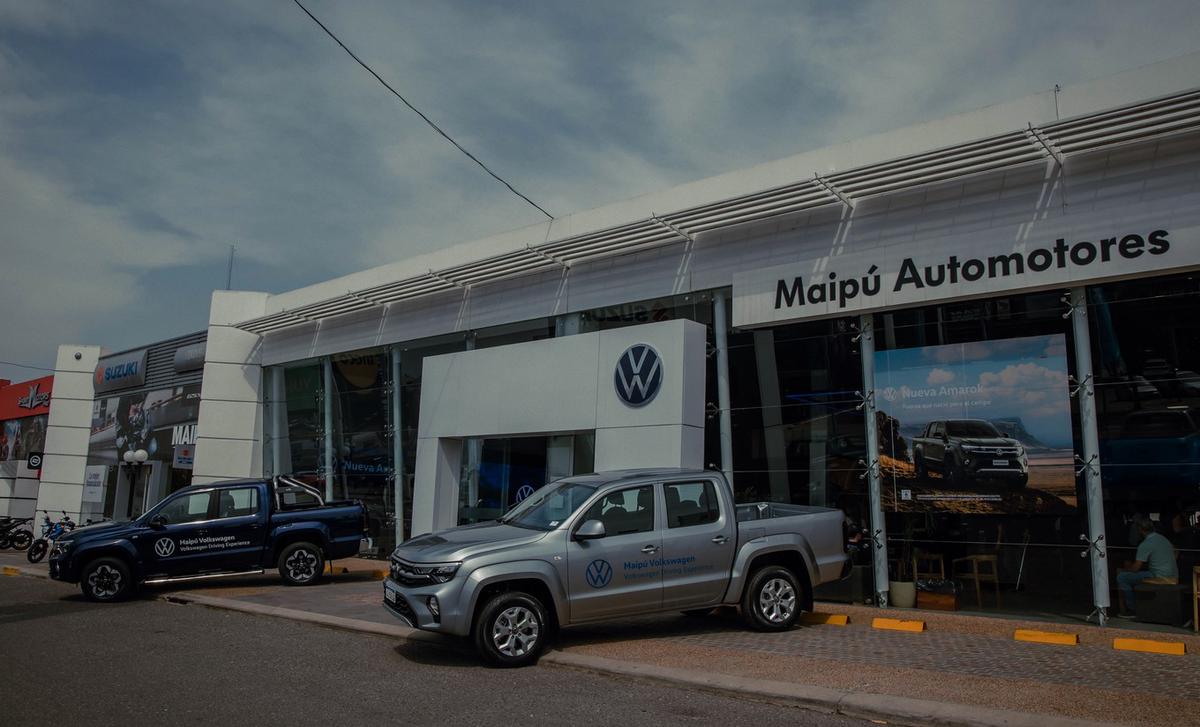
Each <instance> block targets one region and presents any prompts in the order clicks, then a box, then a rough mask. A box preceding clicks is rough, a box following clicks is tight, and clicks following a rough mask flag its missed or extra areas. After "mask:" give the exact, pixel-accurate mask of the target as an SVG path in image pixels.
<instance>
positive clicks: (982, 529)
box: [874, 291, 1092, 617]
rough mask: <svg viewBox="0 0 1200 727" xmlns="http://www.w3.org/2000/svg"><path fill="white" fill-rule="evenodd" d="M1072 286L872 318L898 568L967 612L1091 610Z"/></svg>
mask: <svg viewBox="0 0 1200 727" xmlns="http://www.w3.org/2000/svg"><path fill="white" fill-rule="evenodd" d="M1062 296H1063V291H1050V292H1042V293H1034V294H1030V295H1020V296H1008V297H1001V298H992V299H987V300H977V301H967V302H960V303H948V304H944V305H939V306H929V307H925V308H918V309H908V310H903V311H897V312H888V313H879V314H876V315H875V321H874V326H875V330H876V345H877V353H876V359H875V369H876V377H875V389H874V395H875V398H876V405H877V412H878V418H877V423H878V427H879V432H880V448H881V452H880V460H881V479H882V486H881V499H882V503H883V509H884V512H885V518H886V523H887V534H888V543H887V545H888V549H887V552H888V559H889V576H890V578H891V579H893V580H895V581H905V582H912V581H914V580H916V581H917V583H918V597H920V593H921V592H925V593H936V592H938V591H942V592H943V593H949V592H954V591H957V603H958V607H959V608H963V609H1001V610H1005V611H1019V612H1020V611H1023V612H1049V613H1058V614H1071V615H1073V616H1077V617H1083V616H1085V615H1086V614H1087V613H1088V612H1089V611H1090V610H1091V603H1092V589H1091V576H1090V570H1089V563H1088V560H1087V559H1084V558H1080V557H1079V553H1080V541H1079V535H1080V534H1081V533H1085V532H1087V524H1086V505H1087V504H1086V501H1085V498H1084V497H1083V496H1082V489H1081V483H1080V482H1079V481H1077V478H1076V475H1075V463H1074V455H1075V452H1076V451H1078V449H1079V448H1078V446H1077V444H1078V441H1079V431H1080V427H1079V421H1078V412H1077V406H1076V402H1075V401H1074V400H1073V399H1072V398H1071V396H1070V389H1071V383H1070V378H1069V377H1070V375H1071V374H1072V373H1073V371H1074V357H1073V354H1072V345H1073V342H1072V334H1071V324H1070V321H1069V319H1068V318H1065V317H1064V315H1063V314H1064V313H1065V312H1066V311H1067V310H1068V309H1067V306H1066V304H1065V303H1064V302H1063V301H1062Z"/></svg>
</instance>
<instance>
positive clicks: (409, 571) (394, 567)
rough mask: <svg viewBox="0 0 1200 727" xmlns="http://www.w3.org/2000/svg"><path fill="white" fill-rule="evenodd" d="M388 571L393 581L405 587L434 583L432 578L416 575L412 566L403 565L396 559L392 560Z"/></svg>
mask: <svg viewBox="0 0 1200 727" xmlns="http://www.w3.org/2000/svg"><path fill="white" fill-rule="evenodd" d="M389 570H390V575H391V577H392V580H393V581H396V582H397V583H401V584H403V585H406V586H424V585H427V584H429V583H433V582H434V580H433V578H431V577H430V576H428V575H424V574H421V573H417V572H416V570H415V569H414V568H413V566H412V564H410V563H405V562H404V561H402V560H400V559H398V558H392V563H391V568H390V569H389Z"/></svg>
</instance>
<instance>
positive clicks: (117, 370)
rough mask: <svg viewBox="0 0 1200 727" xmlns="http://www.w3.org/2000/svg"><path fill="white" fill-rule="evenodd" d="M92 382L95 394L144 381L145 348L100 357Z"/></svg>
mask: <svg viewBox="0 0 1200 727" xmlns="http://www.w3.org/2000/svg"><path fill="white" fill-rule="evenodd" d="M94 383H95V392H96V393H97V394H103V393H105V392H107V391H115V390H117V389H129V388H133V387H135V386H141V385H142V384H144V383H146V349H144V348H143V349H141V350H139V351H130V352H129V353H122V354H117V355H116V356H109V357H107V358H102V359H100V365H98V366H97V367H96V376H95V379H94Z"/></svg>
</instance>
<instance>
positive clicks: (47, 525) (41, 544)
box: [25, 510, 75, 563]
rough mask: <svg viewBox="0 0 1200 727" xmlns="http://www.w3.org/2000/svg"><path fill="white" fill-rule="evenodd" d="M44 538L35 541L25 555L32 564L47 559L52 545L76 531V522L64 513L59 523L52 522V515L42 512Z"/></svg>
mask: <svg viewBox="0 0 1200 727" xmlns="http://www.w3.org/2000/svg"><path fill="white" fill-rule="evenodd" d="M42 514H43V516H44V517H43V518H42V537H40V538H38V539H37V540H35V541H33V544H32V545H30V546H29V551H28V552H27V553H25V557H26V558H27V559H28V560H29V562H30V563H37V562H39V561H41V559H42V558H45V557H46V553H48V552H50V543H52V542H54V541H55V540H58V539H59V538H61V537H62V536H63V535H65V534H67V533H69V532H71V531H72V530H74V529H75V522H74V521H73V520H71V516H70V515H68V514H67V513H66V511H65V510H64V511H62V514H63V516H62V517H61V518H59V521H58V522H51V520H50V513H48V512H46V511H45V510H42Z"/></svg>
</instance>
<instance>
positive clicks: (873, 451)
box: [858, 313, 888, 608]
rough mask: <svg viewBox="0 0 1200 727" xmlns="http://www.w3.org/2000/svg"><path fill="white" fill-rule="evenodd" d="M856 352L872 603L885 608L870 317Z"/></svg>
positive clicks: (885, 572)
mask: <svg viewBox="0 0 1200 727" xmlns="http://www.w3.org/2000/svg"><path fill="white" fill-rule="evenodd" d="M858 325H859V333H858V344H859V346H858V350H859V356H860V358H861V359H862V379H863V391H865V392H866V394H865V396H864V397H863V402H862V404H860V405H859V407H860V408H861V409H862V410H863V424H864V426H866V428H867V461H866V464H867V471H866V472H865V473H863V475H862V476H863V477H866V478H867V486H868V491H869V492H870V507H871V531H870V533H869V535H870V537H871V542H872V549H871V563H872V565H873V567H874V573H875V604H876V605H877V606H879V607H881V608H882V607H886V606H887V605H888V562H887V527H886V525H885V523H884V519H883V498H882V497H881V496H880V492H879V490H880V486H881V482H880V477H879V425H878V422H877V420H876V418H875V323H874V317H873V316H872V315H871V314H870V313H867V314H864V315H861V316H859V317H858Z"/></svg>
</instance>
